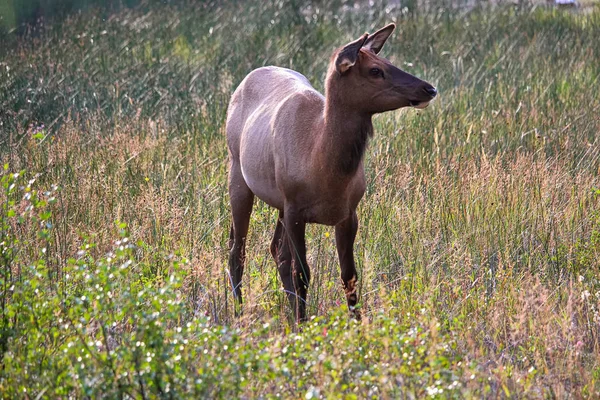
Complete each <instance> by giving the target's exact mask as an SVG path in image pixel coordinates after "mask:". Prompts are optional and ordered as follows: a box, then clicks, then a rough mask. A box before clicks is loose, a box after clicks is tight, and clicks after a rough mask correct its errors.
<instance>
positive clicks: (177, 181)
mask: <svg viewBox="0 0 600 400" xmlns="http://www.w3.org/2000/svg"><path fill="white" fill-rule="evenodd" d="M353 4H354V3H352V4H350V5H349V4H346V3H345V2H342V1H339V2H329V3H327V5H316V4H314V3H308V2H307V3H304V2H301V1H300V2H295V3H294V4H293V5H287V4H286V3H284V2H277V1H271V2H258V1H256V2H255V1H251V2H246V3H244V5H243V9H240V7H242V6H240V5H239V4H234V3H233V2H214V3H213V2H208V3H206V4H190V3H188V2H181V3H176V4H167V5H158V4H154V3H151V5H149V4H145V5H141V6H139V7H137V8H134V9H127V10H122V11H120V12H118V13H115V14H112V15H110V16H108V17H106V18H103V17H104V13H103V11H102V10H98V11H94V10H90V11H87V12H84V13H81V14H78V15H73V16H71V17H70V18H69V19H67V20H66V21H64V22H63V23H60V24H58V23H57V24H50V25H48V26H47V28H46V30H45V31H43V32H41V33H39V34H36V35H31V36H24V37H20V38H15V39H14V40H11V41H7V42H6V43H7V44H6V45H5V47H3V48H2V49H0V51H1V53H0V54H1V55H0V158H1V159H2V160H1V161H2V164H5V168H4V171H3V172H2V184H3V190H2V195H0V199H1V200H2V204H3V206H2V211H1V217H2V219H1V223H2V231H1V233H0V235H1V238H2V240H1V241H0V242H2V246H3V251H2V257H0V259H1V260H2V261H1V263H2V265H1V268H2V273H1V275H0V298H1V300H2V319H1V321H2V322H1V324H2V325H0V332H1V335H0V337H1V340H0V346H1V348H2V365H3V367H2V369H1V370H0V390H1V391H2V392H3V393H4V394H3V396H6V397H9V398H15V397H22V398H35V397H39V398H56V397H68V396H75V397H97V396H100V395H104V396H106V397H123V396H124V397H134V398H146V397H170V396H171V397H200V396H209V397H223V398H231V397H240V396H245V397H259V396H264V397H276V396H278V395H279V396H281V397H301V396H305V397H306V398H318V397H319V396H322V397H327V398H329V397H333V398H336V397H348V398H352V397H355V398H365V397H383V398H396V397H415V398H421V397H424V396H430V397H435V398H447V397H449V398H452V397H456V398H462V397H467V398H481V397H487V398H497V397H514V398H546V397H560V398H564V397H574V398H594V397H597V396H599V395H600V357H599V356H598V355H599V354H600V316H599V307H600V276H599V271H600V269H599V267H600V265H599V262H598V259H599V258H598V256H599V253H600V208H599V202H600V189H599V188H600V180H599V174H600V150H599V149H600V147H599V143H598V138H597V137H598V132H599V131H600V118H599V117H598V115H600V98H599V97H598V95H597V87H598V78H599V76H600V45H599V44H598V43H600V41H599V40H598V39H599V37H600V11H599V10H598V8H597V7H596V8H594V7H593V6H591V7H589V8H586V9H585V10H584V11H578V12H572V11H570V10H559V9H554V8H547V7H531V6H514V5H500V6H495V7H487V6H477V7H475V8H463V7H455V6H452V5H451V4H450V3H443V2H439V3H431V4H430V3H427V4H424V5H422V6H420V7H416V6H415V5H414V4H413V3H412V2H408V3H406V5H402V6H394V5H393V3H392V4H389V5H388V4H385V3H379V2H376V3H375V4H374V6H372V7H366V6H361V7H358V8H357V7H354V5H353ZM415 4H416V3H415ZM389 21H395V22H396V23H397V24H398V28H399V29H398V32H396V34H395V35H394V36H393V37H392V38H391V39H390V41H389V42H388V43H387V44H386V47H385V48H384V50H383V55H384V56H385V57H388V58H390V59H391V60H392V61H393V62H395V63H396V65H398V66H400V67H402V68H403V69H405V70H406V71H408V72H411V73H414V74H415V75H417V76H419V77H422V78H424V79H426V80H428V81H430V82H432V83H434V84H435V85H436V86H437V87H438V89H439V91H440V96H439V98H438V99H436V101H435V102H434V103H433V104H432V105H431V106H430V107H429V108H428V109H426V110H424V111H416V110H402V111H398V112H393V113H387V114H384V115H381V116H378V117H376V118H375V131H376V135H375V138H374V140H373V141H372V142H371V144H370V147H369V150H368V154H367V160H366V163H365V165H366V173H367V177H368V189H367V193H366V195H365V197H364V199H363V201H362V202H361V205H360V207H359V210H358V212H359V221H360V228H359V233H358V237H357V243H356V256H357V263H358V266H359V273H360V277H361V279H360V293H361V306H362V308H363V313H364V315H365V317H366V318H365V321H363V322H362V323H361V324H357V323H356V322H354V321H352V320H349V319H348V318H347V314H346V312H347V310H346V307H345V305H343V304H341V303H344V302H343V298H344V296H343V291H342V287H341V282H340V279H339V266H338V262H337V258H336V253H335V244H334V238H333V236H334V235H333V230H332V229H331V228H327V227H321V226H310V227H309V229H308V230H307V235H308V238H307V244H308V247H309V262H310V263H311V265H312V268H313V271H314V273H313V281H312V283H311V288H310V291H309V315H313V316H314V319H312V320H311V321H310V322H308V323H307V324H305V325H304V326H303V327H302V328H301V329H298V328H296V327H295V326H294V325H293V324H291V323H290V319H289V318H290V316H291V312H290V310H289V307H288V304H287V300H286V298H285V296H284V294H283V293H282V290H281V284H280V282H279V280H278V276H277V272H276V268H275V266H274V262H273V261H272V259H271V256H270V254H269V251H268V245H269V243H270V240H271V235H272V233H273V230H274V225H275V218H276V217H275V212H274V211H273V210H271V209H269V208H268V207H267V206H266V205H264V204H263V203H261V202H257V203H256V204H255V209H254V213H253V215H252V221H251V229H250V237H249V243H250V245H249V248H248V255H247V267H246V272H245V275H244V279H243V285H244V292H245V299H246V303H245V305H244V315H243V317H241V318H235V317H234V316H233V301H232V300H233V299H232V296H231V293H230V288H229V285H228V283H227V282H228V277H227V272H226V270H227V257H228V254H227V247H226V246H227V245H226V243H227V237H228V230H229V224H230V216H229V205H228V196H227V191H226V176H227V166H226V165H227V163H226V159H227V152H226V145H225V140H224V119H225V113H226V107H227V102H228V99H229V96H230V95H231V93H232V91H233V90H234V89H235V87H236V85H237V84H238V83H239V82H240V81H241V79H243V77H244V76H245V75H246V74H247V73H248V72H249V71H251V70H252V69H253V68H255V67H259V66H262V65H267V64H276V65H280V66H285V67H290V68H293V69H296V70H298V71H300V72H302V73H303V74H305V75H306V76H307V77H308V78H309V80H310V81H311V82H313V83H314V85H315V87H317V88H318V89H320V90H322V87H323V79H324V74H325V71H326V61H327V60H328V58H329V55H330V54H331V52H332V51H333V49H334V48H335V47H337V46H339V45H341V44H343V43H345V42H347V41H350V40H351V39H353V38H355V37H358V36H359V35H360V34H361V33H363V32H364V31H365V30H369V31H373V30H374V29H376V28H378V27H380V26H383V25H384V24H385V23H387V22H389ZM125 239H127V240H125Z"/></svg>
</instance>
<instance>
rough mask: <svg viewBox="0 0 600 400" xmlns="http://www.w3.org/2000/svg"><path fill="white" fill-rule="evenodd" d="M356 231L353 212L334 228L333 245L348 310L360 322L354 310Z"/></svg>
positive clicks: (356, 224)
mask: <svg viewBox="0 0 600 400" xmlns="http://www.w3.org/2000/svg"><path fill="white" fill-rule="evenodd" d="M357 231H358V218H357V216H356V211H353V212H352V214H351V215H350V216H349V217H348V218H346V219H345V220H343V221H342V222H340V223H339V224H337V225H336V226H335V244H336V246H337V251H338V256H339V258H340V267H341V269H342V283H343V285H344V291H345V292H346V300H347V301H348V309H349V310H350V313H351V314H352V315H353V316H354V317H355V318H356V319H357V320H360V318H361V315H360V310H358V309H357V308H356V304H357V303H358V294H357V290H356V282H357V279H358V278H357V276H356V264H355V263H354V239H355V238H356V232H357Z"/></svg>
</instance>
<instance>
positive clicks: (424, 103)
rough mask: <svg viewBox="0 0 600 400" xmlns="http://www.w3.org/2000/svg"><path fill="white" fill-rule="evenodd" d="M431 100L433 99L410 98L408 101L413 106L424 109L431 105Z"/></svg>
mask: <svg viewBox="0 0 600 400" xmlns="http://www.w3.org/2000/svg"><path fill="white" fill-rule="evenodd" d="M429 101H431V100H428V101H418V100H409V101H408V102H409V103H410V106H411V107H414V108H419V109H423V108H427V106H428V105H429Z"/></svg>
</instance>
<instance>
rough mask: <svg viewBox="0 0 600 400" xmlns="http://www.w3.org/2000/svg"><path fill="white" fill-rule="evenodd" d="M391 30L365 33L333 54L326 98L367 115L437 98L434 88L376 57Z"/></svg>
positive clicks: (389, 27)
mask: <svg viewBox="0 0 600 400" xmlns="http://www.w3.org/2000/svg"><path fill="white" fill-rule="evenodd" d="M395 28H396V25H394V24H389V25H387V26H385V27H384V28H382V29H380V30H378V31H377V32H375V33H373V34H371V35H369V34H368V33H365V34H364V35H362V36H361V37H360V38H359V39H357V40H355V41H353V42H351V43H348V44H347V45H345V46H344V47H342V48H340V49H338V50H337V51H336V52H335V53H334V55H333V57H332V60H331V62H330V65H329V71H328V74H327V82H326V87H327V97H328V98H329V97H330V96H331V97H332V100H333V101H335V102H336V103H337V105H338V106H345V107H347V108H350V109H352V110H353V111H356V112H360V113H367V114H376V113H381V112H385V111H390V110H395V109H398V108H402V107H415V108H425V107H427V106H428V105H429V102H430V101H431V100H432V99H433V98H434V97H435V96H436V95H437V90H436V89H435V87H433V86H432V85H431V84H429V83H427V82H425V81H423V80H421V79H419V78H417V77H415V76H413V75H411V74H409V73H407V72H404V71H402V70H401V69H400V68H398V67H396V66H394V65H393V64H392V63H390V62H389V61H388V60H386V59H384V58H382V57H379V56H378V54H379V52H380V51H381V48H382V47H383V45H384V43H385V42H386V40H387V39H388V37H389V36H390V34H391V33H392V32H393V31H394V29H395Z"/></svg>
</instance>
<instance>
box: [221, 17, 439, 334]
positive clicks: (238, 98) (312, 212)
mask: <svg viewBox="0 0 600 400" xmlns="http://www.w3.org/2000/svg"><path fill="white" fill-rule="evenodd" d="M394 29H395V25H394V24H389V25H387V26H385V27H384V28H382V29H380V30H378V31H377V32H375V33H373V34H368V33H365V34H364V35H362V36H361V37H360V38H358V39H356V40H354V41H353V42H350V43H348V44H346V45H345V46H343V47H341V48H339V49H337V50H336V51H335V52H334V53H333V56H332V57H331V60H330V62H329V67H328V71H327V75H326V80H325V96H323V95H322V94H321V93H319V92H318V91H317V90H316V89H314V88H313V87H312V86H311V84H310V83H309V81H308V80H307V78H306V77H304V75H302V74H300V73H298V72H296V71H292V70H290V69H286V68H280V67H273V66H269V67H262V68H258V69H256V70H254V71H252V72H250V74H248V75H247V76H246V77H245V78H244V80H243V81H242V82H241V83H240V85H239V87H238V88H237V89H236V90H235V92H234V93H233V95H232V97H231V101H230V103H229V107H228V110H227V123H226V132H227V146H228V152H229V196H230V202H231V212H232V216H233V224H232V226H231V231H230V239H229V248H230V255H229V268H230V280H231V284H232V287H233V294H234V297H235V299H236V314H237V313H238V310H241V308H240V307H241V304H242V290H241V280H242V274H243V271H244V261H245V248H246V235H247V233H248V226H249V222H250V215H251V213H252V205H253V201H254V196H256V197H258V198H259V199H261V200H263V201H264V202H266V203H267V204H268V205H270V206H272V207H274V208H276V209H277V210H279V216H278V219H277V225H276V227H275V234H274V235H273V240H272V242H271V246H270V251H271V254H272V256H273V258H274V259H275V262H276V263H277V267H278V270H279V275H280V277H281V280H282V282H283V286H284V290H285V292H286V293H287V297H288V300H289V302H290V305H291V307H292V309H293V310H294V312H295V318H296V322H302V321H305V320H306V299H307V297H306V296H307V291H308V285H309V281H310V269H309V266H308V263H307V261H306V243H305V227H306V224H307V223H317V224H324V225H329V226H335V242H336V247H337V253H338V256H339V262H340V266H341V278H342V284H343V288H344V291H345V294H346V300H347V302H348V308H349V310H350V312H351V314H353V315H354V317H355V318H357V319H360V317H361V315H360V310H359V309H357V307H356V306H357V302H358V296H357V274H356V266H355V261H354V254H353V247H354V240H355V237H356V232H357V229H358V219H357V216H356V207H357V205H358V203H359V201H360V199H361V198H362V197H363V194H364V192H365V173H364V166H363V155H364V152H365V148H366V146H367V142H368V141H369V138H370V137H372V136H373V124H372V122H371V119H372V116H373V115H374V114H377V113H382V112H385V111H391V110H396V109H399V108H402V107H415V108H425V107H427V106H428V104H429V102H430V101H431V100H432V99H433V98H434V97H435V96H436V95H437V90H436V89H435V88H434V87H433V86H432V85H430V84H429V83H427V82H425V81H423V80H421V79H419V78H417V77H415V76H413V75H411V74H409V73H407V72H404V71H402V70H400V69H399V68H397V67H395V66H394V65H392V64H391V63H390V62H389V61H388V60H386V59H384V58H381V57H379V56H378V54H379V52H380V50H381V48H382V47H383V45H384V43H385V42H386V40H387V39H388V37H389V36H390V34H391V33H392V32H393V31H394Z"/></svg>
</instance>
